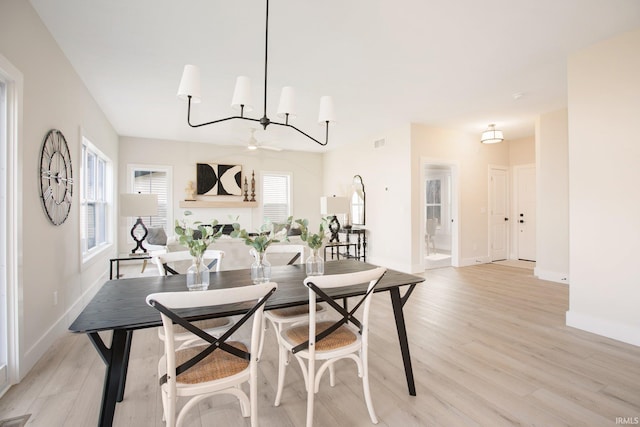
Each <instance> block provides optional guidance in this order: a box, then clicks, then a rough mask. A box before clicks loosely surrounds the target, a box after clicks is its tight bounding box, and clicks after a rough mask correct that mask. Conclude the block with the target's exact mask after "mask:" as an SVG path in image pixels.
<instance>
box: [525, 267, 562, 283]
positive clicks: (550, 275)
mask: <svg viewBox="0 0 640 427" xmlns="http://www.w3.org/2000/svg"><path fill="white" fill-rule="evenodd" d="M533 275H534V276H536V277H537V278H538V279H541V280H548V281H550V282H557V283H564V284H565V285H568V284H569V275H568V274H567V273H558V272H557V271H548V270H542V269H540V268H538V267H535V268H534V269H533Z"/></svg>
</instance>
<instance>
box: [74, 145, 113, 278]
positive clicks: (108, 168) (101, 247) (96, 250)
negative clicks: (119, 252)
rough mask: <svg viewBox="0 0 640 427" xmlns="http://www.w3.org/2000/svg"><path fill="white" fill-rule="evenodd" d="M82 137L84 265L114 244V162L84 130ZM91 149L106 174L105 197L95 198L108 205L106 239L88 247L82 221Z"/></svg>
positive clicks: (81, 177)
mask: <svg viewBox="0 0 640 427" xmlns="http://www.w3.org/2000/svg"><path fill="white" fill-rule="evenodd" d="M81 137H82V147H81V150H80V180H79V181H80V185H79V186H78V189H79V191H80V211H81V213H80V218H81V219H80V253H81V254H82V265H83V266H85V265H87V264H89V263H91V262H92V260H94V259H96V256H97V255H99V254H101V253H103V252H105V251H107V250H109V249H110V248H111V246H112V244H113V240H114V239H113V233H114V227H113V162H112V161H111V159H110V158H109V157H108V156H107V155H105V154H104V153H103V152H102V151H101V150H100V149H99V148H98V147H96V145H95V144H93V143H92V142H91V140H90V139H89V138H87V136H85V135H84V132H81ZM86 151H89V152H91V153H93V154H94V155H95V156H96V157H97V158H98V159H100V160H102V161H103V162H104V164H105V171H104V173H105V176H104V182H103V188H102V191H103V195H104V196H103V198H102V200H94V199H92V201H97V202H99V203H104V204H105V205H106V209H105V216H104V221H105V241H104V242H101V243H99V244H97V245H96V246H94V247H92V248H87V247H86V242H85V241H84V240H83V236H85V235H86V231H87V230H85V229H84V227H85V225H86V224H85V223H84V222H83V221H82V218H83V213H82V210H84V209H86V206H87V203H88V201H87V199H86V188H85V185H86V183H87V179H88V178H87V176H86V173H87V170H86V167H85V159H84V155H85V152H86Z"/></svg>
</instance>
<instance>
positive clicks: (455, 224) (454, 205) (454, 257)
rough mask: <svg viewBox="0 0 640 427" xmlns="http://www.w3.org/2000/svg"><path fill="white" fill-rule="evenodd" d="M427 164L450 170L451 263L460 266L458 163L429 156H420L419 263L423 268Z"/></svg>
mask: <svg viewBox="0 0 640 427" xmlns="http://www.w3.org/2000/svg"><path fill="white" fill-rule="evenodd" d="M428 166H445V167H448V168H449V169H450V170H451V221H452V223H451V265H452V266H453V267H459V266H460V220H459V215H460V213H459V212H460V210H459V200H460V188H459V187H460V185H459V183H460V163H459V162H457V161H451V160H444V159H438V158H431V157H420V236H421V238H420V242H421V244H420V245H419V248H420V252H419V253H420V265H421V269H422V270H424V269H425V267H426V265H425V261H424V256H425V245H424V243H423V242H424V237H423V236H424V235H425V234H426V232H427V230H426V224H425V221H424V218H425V217H426V209H425V206H426V204H427V199H426V191H427V188H426V182H427V174H426V168H427V167H428Z"/></svg>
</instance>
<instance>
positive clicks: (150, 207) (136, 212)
mask: <svg viewBox="0 0 640 427" xmlns="http://www.w3.org/2000/svg"><path fill="white" fill-rule="evenodd" d="M154 215H158V195H157V194H140V193H131V194H129V193H125V194H120V216H129V217H137V218H138V219H137V220H136V222H135V224H133V227H131V237H133V240H134V241H135V242H136V247H135V248H133V249H132V250H131V254H130V255H132V256H135V255H144V254H146V253H147V249H146V248H145V247H144V246H143V245H142V242H143V241H144V239H145V238H146V237H147V234H148V230H147V227H146V226H145V225H144V223H143V222H142V217H143V216H154ZM139 227H140V228H142V237H141V238H138V236H137V235H136V233H137V234H140V232H139V231H136V229H137V228H139ZM138 250H139V251H140V252H138Z"/></svg>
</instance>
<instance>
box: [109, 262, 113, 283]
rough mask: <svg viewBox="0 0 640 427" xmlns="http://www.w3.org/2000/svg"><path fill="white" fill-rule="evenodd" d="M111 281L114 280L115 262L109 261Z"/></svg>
mask: <svg viewBox="0 0 640 427" xmlns="http://www.w3.org/2000/svg"><path fill="white" fill-rule="evenodd" d="M109 280H113V260H110V261H109Z"/></svg>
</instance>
